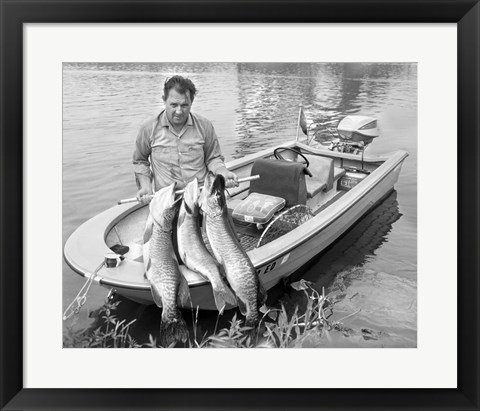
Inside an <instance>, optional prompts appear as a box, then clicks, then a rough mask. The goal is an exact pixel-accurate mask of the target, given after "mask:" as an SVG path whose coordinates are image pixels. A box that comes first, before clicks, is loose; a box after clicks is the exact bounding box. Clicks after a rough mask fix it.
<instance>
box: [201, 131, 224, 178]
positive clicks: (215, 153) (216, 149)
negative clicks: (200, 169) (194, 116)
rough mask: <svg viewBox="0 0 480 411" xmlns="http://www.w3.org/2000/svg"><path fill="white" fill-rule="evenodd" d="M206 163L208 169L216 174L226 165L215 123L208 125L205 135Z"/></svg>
mask: <svg viewBox="0 0 480 411" xmlns="http://www.w3.org/2000/svg"><path fill="white" fill-rule="evenodd" d="M204 153H205V165H206V166H207V169H208V170H209V171H211V172H212V173H214V174H216V172H217V170H218V169H219V168H221V167H225V163H224V161H225V158H224V157H223V156H222V152H221V150H220V144H219V143H218V138H217V134H216V133H215V129H214V128H213V125H210V127H208V131H207V133H206V135H205V146H204Z"/></svg>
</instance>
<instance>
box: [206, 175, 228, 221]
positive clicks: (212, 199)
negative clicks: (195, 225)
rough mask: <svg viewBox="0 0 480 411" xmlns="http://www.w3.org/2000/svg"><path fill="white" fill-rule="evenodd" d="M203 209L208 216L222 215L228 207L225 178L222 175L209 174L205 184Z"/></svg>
mask: <svg viewBox="0 0 480 411" xmlns="http://www.w3.org/2000/svg"><path fill="white" fill-rule="evenodd" d="M201 207H202V210H203V211H204V212H205V213H207V214H220V213H221V212H222V211H223V210H224V209H225V208H226V207H227V200H226V197H225V178H224V177H223V176H222V175H221V174H217V175H214V174H213V173H212V172H208V174H207V176H206V177H205V182H204V184H203V192H202V195H201Z"/></svg>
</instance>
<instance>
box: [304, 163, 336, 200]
mask: <svg viewBox="0 0 480 411" xmlns="http://www.w3.org/2000/svg"><path fill="white" fill-rule="evenodd" d="M309 161H310V165H309V167H308V169H309V170H310V172H311V173H312V177H311V178H307V181H306V183H307V197H308V198H313V197H314V196H316V195H317V194H318V193H319V192H321V191H328V190H331V189H332V188H333V181H334V165H333V159H332V158H328V157H322V156H310V157H309Z"/></svg>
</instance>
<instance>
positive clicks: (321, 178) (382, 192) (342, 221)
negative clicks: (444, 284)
mask: <svg viewBox="0 0 480 411" xmlns="http://www.w3.org/2000/svg"><path fill="white" fill-rule="evenodd" d="M351 117H355V116H348V117H347V119H348V121H347V122H346V123H347V124H349V127H350V128H356V130H352V132H348V130H347V131H345V129H342V130H340V127H339V134H340V138H339V139H338V140H336V141H332V142H331V143H330V144H329V145H328V146H326V145H322V144H316V145H311V144H307V143H305V142H300V141H297V140H292V141H290V142H286V143H282V144H279V145H278V146H276V147H271V148H268V149H265V150H261V151H259V152H257V153H255V154H252V155H247V156H245V157H243V158H241V159H236V160H232V161H230V162H229V163H227V164H226V165H227V167H228V168H229V169H230V170H232V171H234V172H235V173H236V174H237V175H238V176H239V177H241V178H242V177H248V176H250V175H251V174H260V179H259V180H256V182H253V181H252V182H248V181H247V182H243V183H241V184H240V185H239V186H238V187H236V188H235V189H231V190H229V195H230V196H229V199H228V207H229V209H230V210H231V211H233V210H234V209H237V210H238V208H237V207H239V206H240V205H242V202H243V201H245V200H246V199H248V196H249V195H250V194H251V191H255V192H257V193H259V194H260V196H262V195H275V196H276V197H287V198H289V199H288V200H287V208H284V209H283V210H279V211H277V212H276V213H275V214H274V215H273V216H272V218H271V220H270V221H269V222H263V224H258V220H256V219H255V215H254V216H249V215H244V216H243V221H239V220H241V219H242V218H239V217H238V216H237V218H239V220H234V223H235V227H236V231H237V234H238V237H239V240H240V243H241V245H242V247H244V249H245V250H246V251H247V254H248V256H249V257H250V259H251V261H252V263H253V265H254V266H255V268H256V270H257V273H258V276H259V278H260V281H261V282H262V283H263V285H264V286H265V288H266V289H267V290H268V289H270V288H272V287H273V286H275V285H276V284H277V283H279V282H280V281H282V280H283V279H285V278H287V277H289V276H290V275H291V274H292V273H294V272H296V271H298V270H299V269H300V268H301V267H302V266H303V265H305V264H306V263H307V262H308V261H309V260H311V259H312V258H313V257H315V256H316V255H318V254H319V253H321V252H322V251H323V250H325V249H326V248H327V247H328V246H330V245H331V244H332V243H333V242H334V241H335V240H336V239H338V238H339V237H340V236H341V235H342V234H344V233H345V232H346V231H347V230H348V229H349V228H350V227H351V226H352V225H354V224H355V222H356V221H358V220H359V218H360V217H362V216H363V215H364V214H366V213H367V212H368V211H369V210H370V209H372V208H373V207H374V206H375V205H377V204H378V203H379V202H380V201H381V200H382V199H384V198H385V197H386V196H387V195H388V194H389V193H390V192H391V191H392V190H393V188H394V185H395V183H396V182H397V180H398V177H399V174H400V171H401V168H402V164H403V161H404V160H405V158H406V157H407V156H408V153H407V152H405V151H401V150H400V151H396V152H393V153H390V154H388V155H381V156H376V155H375V156H373V155H372V156H369V155H368V154H367V153H366V152H365V151H364V144H363V143H369V142H371V140H372V139H373V138H375V137H376V135H373V136H372V135H370V136H363V137H362V134H361V133H362V131H361V130H360V129H361V128H362V127H364V126H365V124H369V128H368V130H369V131H370V132H371V131H372V128H374V127H375V128H376V122H375V123H373V122H372V121H371V120H372V119H370V118H366V117H359V116H358V118H357V119H355V118H353V125H352V119H351ZM355 120H358V121H360V123H358V122H357V123H355ZM362 124H363V126H362ZM344 128H345V127H344ZM359 130H360V131H359ZM349 140H350V141H349ZM343 143H346V145H343ZM358 143H359V144H358ZM292 150H293V151H292ZM274 152H275V154H276V156H275V155H274ZM297 153H300V154H301V155H303V156H304V157H305V158H306V159H307V160H308V161H309V165H308V167H307V168H308V170H305V169H304V165H302V164H300V163H301V162H304V159H302V157H301V156H300V155H299V154H297ZM275 157H279V158H278V159H277V158H275ZM281 157H283V159H282V158H281ZM298 170H300V172H298ZM302 170H304V171H305V172H306V173H308V171H309V172H310V173H311V175H312V177H310V176H309V175H307V174H305V173H303V172H301V171H302ZM272 176H273V178H272ZM254 186H255V187H254ZM272 190H273V193H272ZM262 191H264V192H262ZM265 191H266V192H265ZM292 196H293V199H292ZM243 204H245V203H243ZM243 208H245V207H243ZM247 208H248V207H247ZM257 208H258V207H257ZM260 208H261V207H260ZM236 214H238V213H236ZM254 214H255V213H254ZM147 215H148V207H146V206H144V205H142V204H139V203H127V204H120V205H117V206H114V207H112V208H110V209H108V210H106V211H104V212H102V213H101V214H98V215H96V216H94V217H93V218H91V219H90V220H88V221H86V222H85V223H84V224H82V225H81V226H80V227H78V228H77V229H76V230H75V231H74V232H73V233H72V235H71V236H70V237H69V238H68V240H67V242H66V244H65V247H64V257H65V260H66V262H67V263H68V265H69V266H70V267H71V268H72V269H73V270H74V271H75V272H77V273H78V274H80V275H82V276H84V277H90V276H92V275H94V279H93V280H94V281H95V282H96V283H98V284H100V285H101V286H104V287H107V288H111V289H113V290H114V291H115V292H116V293H117V294H119V295H122V296H124V297H126V298H128V299H131V300H133V301H136V302H139V303H143V304H153V299H152V295H151V291H150V285H149V283H148V281H147V280H146V279H145V276H144V272H145V268H144V264H143V257H142V241H143V231H144V227H145V220H146V218H147ZM118 245H123V246H127V247H128V252H126V253H125V254H124V259H123V261H122V262H121V263H120V264H119V265H118V266H117V267H112V268H107V267H106V266H101V268H100V269H97V268H98V267H99V266H100V265H101V263H102V262H103V261H104V259H105V255H106V254H107V253H109V252H110V253H111V252H112V248H111V247H114V249H115V250H117V251H118ZM125 250H126V248H125ZM180 269H181V271H182V273H183V274H184V276H185V277H186V278H187V280H188V284H189V286H190V295H191V305H192V306H193V307H197V306H198V307H199V308H200V309H206V310H215V309H216V307H215V304H214V300H213V294H212V289H211V286H210V283H209V282H208V281H207V280H205V279H204V278H203V277H201V276H200V275H199V274H197V273H195V272H193V271H191V270H189V269H188V268H186V267H185V266H183V265H180ZM185 308H190V306H189V307H185ZM227 308H231V307H227Z"/></svg>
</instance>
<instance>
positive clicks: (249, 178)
mask: <svg viewBox="0 0 480 411" xmlns="http://www.w3.org/2000/svg"><path fill="white" fill-rule="evenodd" d="M259 178H260V174H256V175H254V176H249V177H242V178H239V179H238V180H237V182H238V183H245V182H246V181H253V180H258V179H259ZM184 191H185V190H177V191H175V194H177V195H178V194H183V192H184ZM150 198H153V194H152V195H151V196H150ZM135 201H138V200H137V197H132V198H125V199H124V200H120V201H119V202H118V204H126V203H134V202H135Z"/></svg>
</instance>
